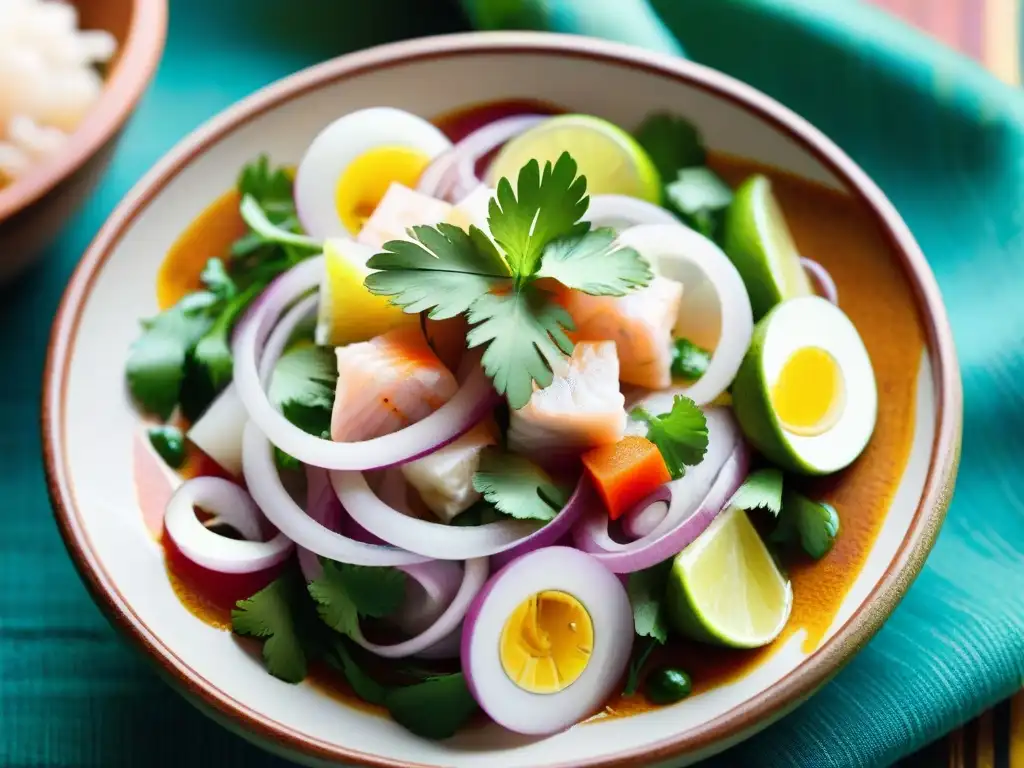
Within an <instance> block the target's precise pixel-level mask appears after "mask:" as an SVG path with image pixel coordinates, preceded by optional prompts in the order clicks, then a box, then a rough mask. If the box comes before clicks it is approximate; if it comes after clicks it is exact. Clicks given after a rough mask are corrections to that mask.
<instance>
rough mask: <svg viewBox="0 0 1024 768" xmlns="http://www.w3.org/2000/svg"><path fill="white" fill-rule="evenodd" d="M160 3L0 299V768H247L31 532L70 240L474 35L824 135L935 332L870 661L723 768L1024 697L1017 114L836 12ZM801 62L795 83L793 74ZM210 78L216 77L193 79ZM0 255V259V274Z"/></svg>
mask: <svg viewBox="0 0 1024 768" xmlns="http://www.w3.org/2000/svg"><path fill="white" fill-rule="evenodd" d="M463 9H464V10H465V11H466V15H465V16H464V15H463V14H462V13H461V12H460V9H459V8H458V6H457V5H456V4H455V3H449V4H444V3H433V4H431V7H430V14H429V15H427V14H425V13H424V4H423V3H422V2H421V0H376V1H375V2H374V3H355V2H346V3H327V2H323V0H293V1H292V2H291V3H288V4H282V3H279V2H272V1H271V0H217V2H203V1H202V0H174V3H173V8H172V13H171V29H170V38H169V42H168V47H167V53H166V57H165V60H164V62H163V64H162V66H161V68H160V71H159V73H158V75H157V78H156V82H155V83H154V86H153V88H152V89H151V91H150V93H149V94H148V96H147V97H146V99H145V100H144V101H143V104H142V106H141V108H140V110H139V112H138V115H137V117H136V118H135V120H134V121H133V123H132V124H131V125H130V127H129V129H128V131H127V133H126V135H125V138H124V141H123V144H122V146H121V148H120V149H119V151H118V154H117V156H116V158H115V161H114V163H113V165H112V167H111V169H110V172H109V174H108V175H107V177H106V178H105V180H104V181H103V183H102V185H101V186H100V188H99V189H98V191H97V192H96V193H95V194H94V195H93V196H92V197H91V198H90V199H89V200H88V201H87V202H86V204H85V207H84V209H83V210H82V211H81V213H80V214H79V215H78V216H77V217H76V218H75V219H74V220H73V221H72V222H71V224H70V225H69V226H68V227H67V229H66V230H65V231H64V233H63V234H62V235H61V237H60V238H59V240H58V241H57V242H56V243H55V245H54V246H53V247H52V248H51V249H50V252H49V253H48V254H47V257H46V260H45V262H44V263H43V264H42V265H41V266H40V267H39V268H37V269H36V270H34V271H33V272H31V273H29V274H28V275H26V276H25V277H24V278H23V279H21V280H20V281H19V282H18V283H16V284H15V285H12V286H9V287H6V288H3V289H0V328H3V329H4V334H5V337H4V343H3V350H4V361H5V364H6V365H5V375H4V376H2V377H0V457H2V459H3V460H2V461H0V499H2V500H3V503H2V504H0V765H3V766H83V767H84V766H104V767H106V766H140V765H147V766H148V765H167V766H206V765H222V766H243V765H246V766H271V765H281V764H282V763H281V761H280V760H278V759H276V758H272V757H270V756H267V755H264V754H262V753H260V752H259V751H258V750H256V749H255V748H254V747H251V746H249V745H248V744H246V743H245V742H243V741H242V740H241V739H239V738H238V737H236V736H234V735H231V734H229V733H228V732H227V731H225V730H222V729H221V728H219V727H218V726H216V725H214V724H213V723H212V722H211V721H208V720H206V719H205V718H203V717H202V716H201V715H200V714H199V713H198V712H196V711H195V710H193V709H192V708H191V707H190V706H189V705H188V704H186V703H185V702H184V701H183V700H182V699H180V698H179V697H178V696H177V694H175V693H173V692H172V691H171V690H170V688H168V687H167V686H165V685H164V684H163V683H162V682H160V681H159V679H158V678H157V677H156V675H155V674H153V672H152V671H151V670H150V668H149V666H148V665H147V664H146V662H145V660H144V659H142V658H141V657H140V656H139V655H138V654H136V653H135V652H133V651H131V650H130V649H128V648H127V647H126V646H125V644H124V643H123V642H122V641H121V640H120V639H119V638H118V637H117V636H116V635H115V633H114V631H113V630H112V629H111V628H110V627H109V626H108V625H107V623H106V622H105V621H104V619H103V618H102V616H101V615H100V613H99V611H98V610H97V609H96V608H95V606H93V604H92V603H91V601H90V600H89V597H88V596H87V594H86V592H85V590H84V588H83V587H82V585H81V584H80V582H79V580H78V578H77V575H76V574H75V572H74V569H73V568H72V566H71V564H70V562H69V561H68V559H67V556H66V554H65V552H64V549H63V546H62V545H61V542H60V539H59V536H58V535H57V532H56V529H55V527H54V525H53V523H52V520H51V517H50V511H49V504H48V501H47V498H46V494H45V490H44V480H43V473H42V468H41V464H40V461H39V455H40V446H39V438H38V427H37V423H38V406H39V403H38V400H39V383H38V382H39V380H40V376H41V373H42V364H43V357H44V353H45V346H46V340H47V334H48V330H49V324H50V322H51V319H52V317H53V314H54V311H55V308H56V305H57V302H58V300H59V297H60V293H61V291H62V289H63V286H64V285H65V283H66V281H67V278H68V276H69V274H70V272H71V270H72V269H73V267H74V265H75V263H76V262H77V260H78V259H79V258H80V256H81V253H82V251H83V250H84V248H85V247H86V245H87V243H88V241H89V239H90V238H91V237H92V236H93V235H94V234H95V232H96V230H97V229H98V227H99V226H100V224H101V223H102V222H103V220H104V219H105V217H106V216H107V215H108V214H109V213H110V211H111V209H112V208H113V206H114V205H116V203H117V201H118V200H119V199H120V198H121V196H122V195H123V194H124V193H125V192H126V191H127V190H128V188H129V187H130V186H131V184H132V183H134V181H135V180H137V179H138V177H139V176H140V175H141V174H142V173H143V172H144V171H145V170H146V169H147V168H148V167H149V166H150V165H151V164H152V163H153V162H154V161H155V160H157V159H158V158H159V156H160V155H161V154H163V153H164V152H165V151H166V150H167V149H169V148H170V147H171V146H172V145H173V143H174V142H175V141H176V140H177V139H179V138H180V137H181V136H183V135H184V134H185V133H186V132H187V131H189V130H190V129H192V128H193V127H195V126H196V125H198V124H199V123H200V122H201V121H202V120H204V119H206V118H208V117H210V116H211V115H213V114H215V113H216V112H217V111H219V110H220V109H222V108H223V107H226V106H227V105H228V104H230V103H231V102H233V101H235V100H236V99H238V98H239V97H241V96H244V95H246V94H247V93H249V92H251V91H252V90H254V89H255V88H257V87H259V86H261V85H264V84H266V83H268V82H270V81H272V80H274V79H276V78H278V77H280V76H283V75H286V74H288V73H290V72H293V71H295V70H297V69H299V68H301V67H303V66H306V65H308V64H312V63H315V62H317V61H321V60H323V59H326V58H329V57H331V56H334V55H337V54H340V53H344V52H347V51H350V50H355V49H357V48H363V47H366V46H369V45H373V44H375V43H379V42H384V41H387V40H392V39H399V38H403V37H410V36H416V35H424V34H430V33H434V32H444V31H456V30H459V29H464V28H467V26H468V25H467V16H468V18H469V20H470V21H472V23H474V24H476V25H478V26H481V27H489V28H497V27H501V28H513V27H516V28H523V27H526V28H537V29H554V30H557V31H571V32H579V33H585V34H591V35H599V36H604V37H609V38H616V39H621V40H625V41H628V42H632V43H635V44H638V45H641V46H644V47H647V48H650V49H657V50H662V51H667V52H670V53H682V52H683V51H684V50H685V52H686V54H687V55H689V56H691V57H692V58H694V59H696V60H698V61H700V62H702V63H705V64H709V65H711V66H714V67H717V68H719V69H722V70H724V71H726V72H729V73H730V74H733V75H735V76H737V77H739V78H741V79H743V80H745V81H747V82H749V83H751V84H753V85H755V86H757V87H759V88H761V89H762V90H764V91H766V92H768V93H770V94H771V95H773V96H775V97H776V98H778V99H779V100H780V101H782V102H783V103H785V104H787V105H788V106H790V107H792V108H794V109H795V110H796V111H798V112H800V113H801V114H803V115H804V116H805V117H807V118H809V119H810V120H811V121H812V122H814V123H815V124H817V125H818V126H819V127H820V128H822V129H823V130H824V131H825V132H826V133H828V134H829V135H831V136H832V137H833V138H834V139H835V140H836V141H837V142H838V143H839V144H840V145H841V146H842V147H843V148H844V149H846V150H847V151H848V152H850V154H852V155H853V157H854V158H855V159H856V160H857V161H858V162H860V163H861V164H862V165H863V166H864V167H865V169H866V170H867V171H868V173H870V174H871V175H872V176H874V178H875V179H876V180H877V181H878V182H879V183H880V184H881V185H882V187H883V188H884V190H885V191H886V192H887V193H888V195H889V196H890V197H891V198H892V199H893V201H894V202H895V203H896V205H897V207H898V208H899V209H900V211H901V212H902V214H903V215H904V217H905V218H906V219H907V221H908V223H909V224H910V226H911V228H912V229H913V231H914V233H915V235H916V236H917V238H918V240H919V241H920V243H921V245H922V247H923V249H924V251H925V253H926V254H927V256H928V258H929V260H930V262H931V264H932V268H933V269H934V270H935V273H936V275H937V277H938V279H939V283H940V285H941V287H942V289H943V292H944V296H945V299H946V302H947V305H948V307H949V311H950V315H951V318H952V322H953V326H954V332H955V335H956V341H957V346H958V350H959V354H960V360H961V364H962V367H963V378H964V388H965V430H964V445H963V449H964V450H963V460H962V464H961V470H960V481H959V483H958V487H957V492H956V496H955V499H954V502H953V505H952V507H951V508H950V512H949V517H948V520H947V523H946V526H945V528H944V530H943V532H942V534H941V536H940V538H939V542H938V544H937V546H936V548H935V550H934V552H933V554H932V556H931V557H930V558H929V560H928V563H927V565H926V567H925V569H924V572H923V573H922V575H921V576H920V578H919V579H918V581H917V582H916V583H915V584H914V586H913V587H912V589H911V590H910V592H909V594H908V596H907V598H906V599H905V600H904V602H903V604H902V605H901V606H900V607H899V608H898V609H897V611H896V613H895V614H894V615H893V617H892V619H891V620H890V621H889V622H888V623H887V624H886V625H885V627H884V628H883V629H882V630H881V632H880V633H879V634H878V636H877V637H876V638H875V640H874V641H873V642H872V643H871V644H870V645H869V646H868V647H867V648H866V649H865V650H864V651H863V652H862V653H861V654H859V655H858V656H857V657H856V659H855V660H854V661H853V662H852V663H851V664H850V665H849V666H848V667H847V668H846V669H845V670H844V671H843V672H842V673H841V674H840V675H839V676H838V677H837V678H836V680H835V681H834V682H833V683H831V684H830V685H828V686H827V687H826V688H825V689H824V690H823V691H822V692H821V693H819V694H818V695H817V696H816V697H814V699H812V700H811V702H809V703H808V704H806V705H805V706H803V707H801V708H800V709H799V710H797V711H796V712H795V713H793V714H792V715H790V716H789V717H787V718H786V719H785V720H783V721H782V722H780V723H779V724H778V725H776V726H774V727H772V728H771V729H769V730H768V731H766V732H765V733H763V734H762V735H760V736H757V737H755V738H754V739H752V740H750V741H748V742H746V743H744V744H741V745H740V746H738V747H736V748H734V749H733V750H731V751H730V752H728V753H726V755H724V756H723V757H721V758H720V759H719V760H717V761H714V762H715V764H718V765H727V766H747V765H755V766H815V767H817V766H823V767H824V766H874V765H885V764H889V763H891V762H893V761H895V760H897V759H898V758H899V757H901V756H903V755H905V754H907V753H909V752H911V751H912V750H914V749H915V748H917V747H919V746H921V745H923V744H924V743H926V742H928V741H930V740H932V739H934V738H936V737H938V736H939V735H941V734H942V733H944V732H945V731H947V730H948V729H950V728H952V727H953V726H955V725H956V724H958V723H960V722H962V721H964V720H966V719H968V718H969V717H971V716H972V715H974V714H976V713H977V712H978V711H980V710H981V709H983V708H984V707H986V706H989V705H991V704H992V703H994V702H995V701H997V700H999V699H1000V698H1002V697H1005V696H1007V695H1009V694H1010V693H1011V692H1013V691H1014V690H1015V689H1017V688H1019V687H1020V686H1021V685H1022V684H1024V554H1022V550H1024V491H1021V490H1019V489H1017V488H1016V483H1015V481H1016V479H1017V477H1018V476H1019V464H1020V460H1021V457H1024V388H1022V386H1021V385H1020V384H1019V382H1020V381H1024V345H1022V341H1024V330H1022V329H1024V302H1021V301H1020V299H1019V294H1020V293H1021V288H1022V287H1024V217H1022V215H1021V214H1020V213H1019V210H1021V201H1022V200H1024V160H1022V159H1021V158H1024V99H1022V96H1021V95H1020V94H1018V93H1017V92H1016V91H1014V90H1012V89H1009V88H1006V87H1004V86H1002V85H1000V84H999V83H997V82H996V81H994V80H993V79H992V78H990V77H989V76H988V75H987V74H986V73H984V72H983V71H982V70H981V69H980V68H979V67H977V66H976V65H974V64H972V63H970V62H968V61H966V60H964V59H962V58H960V57H958V56H956V55H955V54H952V53H951V52H949V51H947V50H946V49H944V48H942V47H941V46H939V45H938V44H935V43H932V42H930V41H929V40H927V39H926V38H924V37H922V36H920V35H918V34H916V33H914V32H912V31H910V30H908V29H905V28H904V27H902V26H901V25H899V24H897V23H895V22H892V21H890V20H888V19H887V18H885V17H883V16H882V15H880V14H879V13H877V12H875V11H872V10H871V9H869V8H866V7H864V6H862V5H860V4H858V3H855V2H853V1H852V0H848V1H847V2H839V1H838V0H832V2H829V3H821V2H820V0H657V1H656V2H655V3H654V4H653V10H652V7H651V6H648V5H647V4H646V3H644V2H641V0H546V1H542V0H463ZM811 62H813V65H810V63H811ZM214 72H215V73H216V76H215V77H212V76H211V73H214ZM2 247H3V244H2V243H0V251H2Z"/></svg>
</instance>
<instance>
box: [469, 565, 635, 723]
mask: <svg viewBox="0 0 1024 768" xmlns="http://www.w3.org/2000/svg"><path fill="white" fill-rule="evenodd" d="M633 634H634V633H633V611H632V608H631V607H630V604H629V598H628V597H627V595H626V590H625V587H623V585H622V582H620V581H619V579H618V578H617V577H616V576H615V575H613V574H612V572H611V571H609V570H608V569H607V568H605V567H604V566H603V565H601V564H600V563H599V562H597V561H596V560H595V559H594V558H593V557H591V556H590V555H588V554H586V553H584V552H580V551H579V550H577V549H571V548H569V547H546V548H544V549H539V550H536V551H534V552H530V553H529V554H526V555H523V556H522V557H520V558H519V559H517V560H514V561H513V562H512V563H510V564H509V565H507V566H506V567H505V568H503V569H502V570H501V571H499V572H498V573H497V574H496V575H495V576H494V577H492V579H491V580H490V582H488V584H487V586H485V587H484V589H483V590H482V591H481V592H480V594H479V595H477V597H476V599H475V600H474V602H473V605H472V606H471V607H470V609H469V613H468V614H467V617H466V620H465V622H464V624H463V631H462V668H463V671H464V672H465V675H466V681H467V682H468V683H469V689H470V691H471V692H472V694H473V696H474V697H475V698H476V700H477V702H478V703H479V704H480V707H481V708H482V709H483V710H484V711H485V712H487V714H488V715H490V716H491V719H493V720H494V721H495V722H497V723H499V724H500V725H503V726H504V727H506V728H509V729H510V730H513V731H517V732H519V733H526V734H536V735H539V734H548V733H556V732H558V731H561V730H564V729H566V728H568V727H569V726H571V725H573V724H574V723H577V722H579V721H580V720H582V719H584V718H586V717H587V716H589V715H591V714H593V713H594V712H595V711H596V710H598V709H599V708H600V707H601V706H602V705H603V704H604V702H605V701H606V700H607V698H608V696H610V695H611V693H612V692H613V690H614V689H615V687H616V686H617V685H618V684H619V680H620V678H621V676H622V673H623V672H624V671H625V669H626V665H627V664H628V663H629V655H630V650H631V649H632V645H633Z"/></svg>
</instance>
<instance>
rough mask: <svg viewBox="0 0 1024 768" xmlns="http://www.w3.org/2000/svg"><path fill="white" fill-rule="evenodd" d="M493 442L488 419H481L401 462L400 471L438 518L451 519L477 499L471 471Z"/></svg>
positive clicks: (473, 470)
mask: <svg viewBox="0 0 1024 768" xmlns="http://www.w3.org/2000/svg"><path fill="white" fill-rule="evenodd" d="M495 444H496V440H495V439H494V430H493V428H492V427H491V425H490V423H488V422H486V421H485V422H481V423H480V424H477V425H476V426H475V427H473V429H471V430H470V431H469V432H467V433H466V434H464V435H463V436H462V437H460V438H459V439H458V440H456V441H454V442H452V443H449V444H448V445H446V446H445V447H444V448H440V449H438V450H436V451H434V452H433V453H431V454H428V455H427V456H424V457H423V458H422V459H417V460H416V461H410V462H409V463H408V464H403V465H402V467H401V470H402V475H403V476H404V477H405V480H406V482H408V483H409V485H411V486H412V487H413V488H415V489H416V490H417V491H419V494H420V498H421V499H423V503H424V504H426V505H427V508H428V509H430V511H431V512H433V513H434V515H435V516H436V517H437V519H438V520H441V521H442V522H445V523H450V522H451V521H452V518H454V517H455V516H456V515H458V514H461V513H462V512H465V511H466V510H467V509H469V508H470V507H471V506H473V504H475V503H476V502H477V500H479V498H480V494H479V493H478V492H477V491H476V490H474V488H473V475H475V474H476V471H477V469H479V468H480V453H481V452H482V451H483V449H484V448H486V447H487V446H489V445H495Z"/></svg>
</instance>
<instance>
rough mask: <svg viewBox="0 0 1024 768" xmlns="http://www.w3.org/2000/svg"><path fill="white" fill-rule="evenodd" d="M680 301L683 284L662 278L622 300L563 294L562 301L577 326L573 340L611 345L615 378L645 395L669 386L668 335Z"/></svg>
mask: <svg viewBox="0 0 1024 768" xmlns="http://www.w3.org/2000/svg"><path fill="white" fill-rule="evenodd" d="M682 300H683V284H682V283H679V282H677V281H675V280H670V279H669V278H667V277H660V276H659V277H655V278H654V279H653V280H652V281H651V282H650V284H649V285H648V286H647V287H645V288H641V289H640V290H637V291H632V292H630V293H627V294H626V295H625V296H590V295H588V294H585V293H583V292H582V291H567V292H566V293H565V294H564V298H563V299H562V301H563V304H564V306H565V309H566V311H567V312H568V313H569V314H570V315H571V316H572V319H573V321H574V322H575V324H576V330H575V331H574V332H573V333H572V334H571V335H572V338H573V339H574V340H576V341H600V340H607V341H612V342H614V343H615V347H616V349H617V351H618V361H619V368H620V372H619V377H620V378H621V379H622V381H624V382H626V383H627V384H636V385H637V386H641V387H646V388H647V389H664V388H665V387H669V386H671V385H672V329H673V328H674V327H675V325H676V317H677V316H678V315H679V308H680V306H681V304H682Z"/></svg>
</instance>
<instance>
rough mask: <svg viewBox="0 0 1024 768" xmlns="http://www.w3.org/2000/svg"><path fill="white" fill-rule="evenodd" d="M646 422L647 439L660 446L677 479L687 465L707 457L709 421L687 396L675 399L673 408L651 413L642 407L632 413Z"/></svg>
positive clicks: (683, 472)
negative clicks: (664, 411)
mask: <svg viewBox="0 0 1024 768" xmlns="http://www.w3.org/2000/svg"><path fill="white" fill-rule="evenodd" d="M630 415H631V416H632V417H633V418H634V419H638V420H640V421H643V422H645V423H646V424H647V439H648V440H650V441H651V442H652V443H654V444H655V445H656V446H658V450H659V451H660V452H661V456H662V458H663V459H665V465H666V466H667V467H668V471H669V472H670V473H671V474H672V477H673V478H674V479H678V478H680V477H682V476H683V475H684V474H686V469H685V467H687V466H690V467H692V466H696V465H697V464H700V462H701V461H703V460H704V454H705V452H707V449H708V421H707V418H706V417H705V416H704V412H703V411H702V410H701V409H700V408H698V407H697V404H696V403H694V402H693V400H691V399H690V398H688V397H684V396H683V395H676V396H675V397H674V398H672V410H671V411H670V412H669V413H663V414H661V415H660V416H652V415H651V414H649V413H648V412H647V411H646V410H644V409H643V408H635V409H634V410H633V411H632V413H631V414H630Z"/></svg>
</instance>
